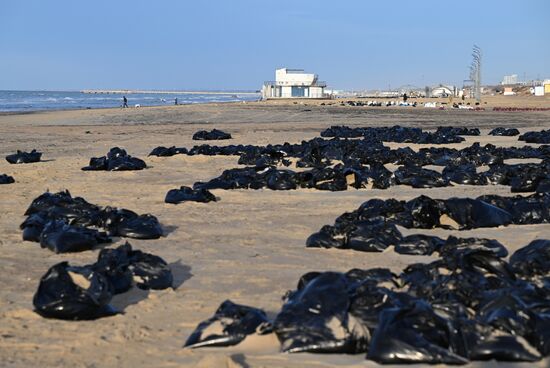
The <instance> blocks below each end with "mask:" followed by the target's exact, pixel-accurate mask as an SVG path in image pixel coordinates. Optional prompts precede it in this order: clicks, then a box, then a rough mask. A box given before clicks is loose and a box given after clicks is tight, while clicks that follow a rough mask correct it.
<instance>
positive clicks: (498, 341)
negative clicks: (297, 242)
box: [193, 238, 550, 364]
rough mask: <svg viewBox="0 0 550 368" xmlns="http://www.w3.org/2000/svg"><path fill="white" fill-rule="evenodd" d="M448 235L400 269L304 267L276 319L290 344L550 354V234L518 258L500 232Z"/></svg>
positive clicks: (506, 357)
mask: <svg viewBox="0 0 550 368" xmlns="http://www.w3.org/2000/svg"><path fill="white" fill-rule="evenodd" d="M446 243H448V244H446V245H440V248H445V249H444V250H440V252H439V253H440V258H439V259H437V260H435V261H433V262H431V263H415V264H411V265H409V266H407V267H406V268H405V269H404V270H403V271H402V272H401V273H400V274H399V275H396V274H394V273H392V272H391V271H390V270H388V269H383V268H372V269H366V270H361V269H352V270H349V271H348V272H346V273H340V272H331V271H328V272H316V271H312V272H308V273H306V274H304V275H303V276H302V277H301V278H300V280H299V281H298V285H297V289H296V290H293V291H289V292H288V293H287V294H286V296H285V297H284V304H283V306H282V308H281V310H280V312H279V313H278V314H277V315H276V317H275V319H274V321H273V323H272V331H273V332H274V333H275V335H276V336H277V337H278V339H279V342H280V344H281V351H283V352H289V353H299V352H317V353H348V354H366V359H368V360H373V361H376V362H378V363H383V364H411V363H417V364H419V363H427V364H466V363H468V362H469V361H475V360H490V359H496V360H499V361H526V362H533V361H538V360H540V359H542V358H543V357H547V356H548V355H550V334H549V333H548V327H550V318H549V317H548V308H550V301H549V300H548V293H549V291H550V284H549V283H548V278H549V277H550V270H549V269H548V267H546V266H547V265H546V263H547V262H545V261H546V260H548V257H549V254H550V253H549V252H550V241H548V240H537V241H534V242H532V243H531V244H529V245H527V246H525V247H523V248H520V249H519V250H517V251H516V252H515V253H514V254H513V255H512V257H511V258H510V263H508V262H506V261H505V259H504V257H506V256H507V252H506V249H505V248H504V247H502V245H500V244H499V243H498V242H496V241H493V240H487V239H486V240H483V241H479V240H477V239H473V238H471V239H465V240H464V239H459V238H454V240H453V239H451V238H450V239H448V240H447V241H446ZM537 259H538V260H540V263H536V265H534V267H533V270H534V272H529V271H527V270H529V269H530V267H531V265H532V262H537V261H536V260H537ZM526 271H527V272H526ZM217 314H218V313H216V315H215V316H214V317H213V319H211V320H208V321H206V322H203V323H201V324H200V325H199V327H198V328H197V330H196V331H195V332H194V333H193V341H200V340H199V338H200V335H199V333H200V331H203V330H209V329H210V326H211V325H213V324H214V323H215V322H217V321H218V318H219V319H221V317H218V318H217V317H216V316H217ZM229 321H232V320H231V319H229ZM212 330H213V331H219V330H223V329H221V328H219V327H218V326H216V328H212ZM223 331H224V333H223V334H218V335H216V334H213V333H211V334H209V336H211V335H213V337H212V338H211V340H212V341H216V338H217V337H219V336H220V335H221V336H222V337H223V339H224V341H225V339H228V336H227V335H231V332H230V331H229V330H228V329H226V330H223ZM254 331H255V330H254V329H252V328H251V329H250V330H249V333H250V334H252V333H254ZM235 335H237V334H235ZM237 336H238V335H237ZM241 340H242V339H240V338H236V339H235V341H237V342H239V341H241ZM227 345H229V344H224V345H222V344H220V345H219V346H227ZM199 346H214V344H213V343H211V344H208V343H205V344H203V345H196V346H195V347H199Z"/></svg>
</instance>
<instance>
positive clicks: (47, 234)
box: [28, 220, 111, 253]
mask: <svg viewBox="0 0 550 368" xmlns="http://www.w3.org/2000/svg"><path fill="white" fill-rule="evenodd" d="M31 228H32V226H31ZM28 240H30V237H29V239H28ZM109 242H111V238H109V237H108V236H107V234H106V233H105V232H99V231H97V230H95V229H88V228H85V227H81V226H73V225H69V224H67V223H66V222H65V221H63V220H51V221H48V222H46V223H45V224H44V227H43V228H42V231H41V233H40V246H41V247H42V248H48V249H50V250H52V251H54V252H55V253H68V252H82V251H85V250H90V249H93V248H95V247H96V246H97V245H98V244H100V243H109Z"/></svg>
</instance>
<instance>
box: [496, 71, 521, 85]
mask: <svg viewBox="0 0 550 368" xmlns="http://www.w3.org/2000/svg"><path fill="white" fill-rule="evenodd" d="M500 84H502V85H504V86H505V85H509V84H518V75H517V74H512V75H505V76H504V78H502V82H500Z"/></svg>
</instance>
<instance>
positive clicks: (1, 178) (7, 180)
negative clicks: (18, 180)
mask: <svg viewBox="0 0 550 368" xmlns="http://www.w3.org/2000/svg"><path fill="white" fill-rule="evenodd" d="M11 183H15V179H14V178H13V176H10V175H7V174H0V184H11Z"/></svg>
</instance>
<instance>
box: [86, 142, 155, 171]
mask: <svg viewBox="0 0 550 368" xmlns="http://www.w3.org/2000/svg"><path fill="white" fill-rule="evenodd" d="M146 167H147V165H146V164H145V161H143V160H142V159H139V158H137V157H132V156H130V155H129V154H128V153H126V151H125V150H124V149H122V148H119V147H113V148H111V149H110V150H109V152H108V153H107V155H106V156H102V157H92V158H91V159H90V164H89V165H88V166H84V167H83V168H82V170H84V171H98V170H106V171H127V170H143V169H145V168H146Z"/></svg>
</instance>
